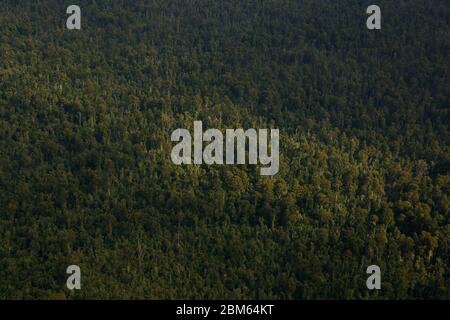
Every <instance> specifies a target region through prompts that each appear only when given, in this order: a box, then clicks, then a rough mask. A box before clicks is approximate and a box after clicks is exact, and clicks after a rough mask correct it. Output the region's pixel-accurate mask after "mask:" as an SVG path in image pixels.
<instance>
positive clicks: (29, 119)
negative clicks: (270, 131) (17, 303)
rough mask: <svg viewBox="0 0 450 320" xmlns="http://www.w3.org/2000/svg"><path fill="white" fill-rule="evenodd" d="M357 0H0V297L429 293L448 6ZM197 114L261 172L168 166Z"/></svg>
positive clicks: (444, 224) (441, 201)
mask: <svg viewBox="0 0 450 320" xmlns="http://www.w3.org/2000/svg"><path fill="white" fill-rule="evenodd" d="M72 2H77V4H78V5H79V6H80V7H81V10H82V28H81V30H73V31H70V30H67V29H66V19H67V17H68V15H67V14H66V8H67V6H69V5H70V4H72ZM374 2H376V4H377V5H379V6H380V7H381V10H382V29H381V30H368V29H367V28H366V19H367V17H368V15H367V14H366V8H367V7H368V5H370V4H373V3H372V1H370V2H369V1H357V0H345V1H334V0H333V1H332V0H245V1H244V0H220V1H218V0H148V1H144V0H133V1H125V0H117V1H107V0H90V1H88V0H83V1H82V0H77V1H57V0H45V1H40V0H33V1H31V0H27V1H24V0H2V1H1V2H0V299H7V298H14V299H22V298H43V299H46V298H50V299H52V298H61V297H67V298H68V299H87V298H101V299H106V298H118V299H129V298H134V299H137V298H139V299H174V298H177V299H193V298H196V299H243V298H246V299H247V298H252V299H317V298H322V299H323V298H334V299H343V298H345V299H386V298H391V299H404V298H413V299H415V298H417V299H432V298H438V299H442V298H447V299H449V298H450V270H449V262H450V210H449V207H450V171H449V169H450V152H449V151H450V144H449V142H450V136H449V102H450V101H449V97H450V70H449V57H450V28H449V24H450V21H449V20H450V3H449V1H447V0H409V1H384V0H376V1H374ZM196 120H201V121H203V124H204V126H205V127H208V128H218V129H226V128H278V129H279V130H280V170H279V173H278V174H276V175H274V176H272V177H270V176H269V177H265V176H261V175H260V174H259V169H258V166H254V165H223V166H221V165H210V166H209V165H186V166H177V165H175V164H173V163H172V161H171V159H170V152H171V149H172V147H173V142H171V140H170V134H171V132H172V131H173V130H175V129H176V128H188V129H190V130H191V129H192V126H193V121H196ZM72 264H76V265H79V266H80V267H81V270H82V290H74V291H69V290H68V289H67V288H66V279H67V276H68V275H67V274H66V268H67V266H68V265H72ZM373 264H375V265H378V266H380V268H381V271H382V289H381V290H373V291H370V290H368V289H367V287H366V279H367V277H368V275H367V274H366V268H367V267H368V266H369V265H373Z"/></svg>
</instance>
